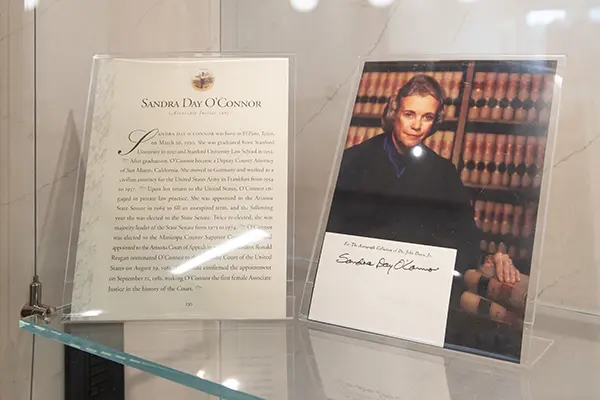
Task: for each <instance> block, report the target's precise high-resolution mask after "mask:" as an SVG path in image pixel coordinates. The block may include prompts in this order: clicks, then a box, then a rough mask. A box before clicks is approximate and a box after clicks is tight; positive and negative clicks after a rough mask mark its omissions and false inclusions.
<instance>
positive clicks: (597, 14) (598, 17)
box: [588, 7, 600, 22]
mask: <svg viewBox="0 0 600 400" xmlns="http://www.w3.org/2000/svg"><path fill="white" fill-rule="evenodd" d="M588 16H589V17H590V21H592V22H600V7H592V8H590V11H589V12H588Z"/></svg>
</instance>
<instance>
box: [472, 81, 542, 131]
mask: <svg viewBox="0 0 600 400" xmlns="http://www.w3.org/2000/svg"><path fill="white" fill-rule="evenodd" d="M553 92H554V74H529V73H526V74H515V73H511V74H509V73H506V72H501V73H497V72H476V73H475V77H474V79H473V89H472V91H471V99H470V101H469V115H468V116H469V119H470V120H492V121H500V120H501V121H518V122H529V123H535V122H540V123H547V122H548V119H549V118H550V105H551V102H552V95H553Z"/></svg>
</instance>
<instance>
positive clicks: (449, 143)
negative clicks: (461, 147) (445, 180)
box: [423, 131, 455, 160]
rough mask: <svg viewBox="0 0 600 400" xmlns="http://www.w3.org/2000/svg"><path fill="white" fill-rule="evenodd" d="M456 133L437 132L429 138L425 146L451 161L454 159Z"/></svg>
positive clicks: (425, 141)
mask: <svg viewBox="0 0 600 400" xmlns="http://www.w3.org/2000/svg"><path fill="white" fill-rule="evenodd" d="M454 136H455V132H452V131H437V132H436V133H434V134H433V135H431V136H429V137H427V138H426V139H425V140H424V141H423V144H425V145H426V146H427V147H429V148H430V149H431V150H433V151H435V153H436V154H437V155H439V156H442V157H444V158H445V159H447V160H449V159H450V158H452V147H453V146H454Z"/></svg>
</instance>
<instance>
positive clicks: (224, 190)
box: [65, 54, 293, 321]
mask: <svg viewBox="0 0 600 400" xmlns="http://www.w3.org/2000/svg"><path fill="white" fill-rule="evenodd" d="M291 61H292V60H291V59H290V57H287V56H269V57H263V56H235V55H223V54H216V55H215V54H211V55H210V56H206V57H203V56H197V55H181V54H179V55H169V56H161V57H126V56H115V57H113V56H98V57H95V58H94V72H93V76H92V84H91V91H90V101H89V104H90V105H89V110H88V115H87V123H86V124H87V133H88V134H87V135H86V143H85V144H84V149H85V151H84V152H83V156H82V158H83V164H84V165H85V170H84V171H82V173H81V178H82V179H80V181H83V183H82V185H81V189H82V190H80V199H81V201H80V203H79V204H78V206H77V207H76V214H75V215H76V218H74V224H73V229H72V238H73V240H72V242H73V244H74V246H73V247H74V250H73V252H72V254H71V257H70V259H69V263H70V267H71V268H72V280H70V281H69V278H68V279H67V291H66V294H65V297H66V299H65V300H66V302H68V303H71V310H70V314H69V315H68V319H70V320H71V321H82V320H84V321H109V320H110V321H115V320H151V319H193V318H201V319H247V318H252V319H276V318H287V317H291V316H292V304H291V303H292V300H293V295H292V293H288V289H287V288H288V284H287V282H288V281H289V280H291V277H292V267H291V266H289V265H288V259H289V258H291V256H292V254H291V249H292V245H291V229H292V223H291V215H292V214H293V213H292V209H293V202H292V196H291V193H293V192H292V191H291V189H290V188H291V187H293V181H292V180H291V178H290V177H291V176H293V158H292V157H291V156H292V154H293V151H292V149H293V140H292V139H291V138H292V137H293V124H292V121H293V118H292V116H293V113H292V108H293V102H292V99H293V93H292V90H291V87H290V76H292V72H291V68H292V62H291Z"/></svg>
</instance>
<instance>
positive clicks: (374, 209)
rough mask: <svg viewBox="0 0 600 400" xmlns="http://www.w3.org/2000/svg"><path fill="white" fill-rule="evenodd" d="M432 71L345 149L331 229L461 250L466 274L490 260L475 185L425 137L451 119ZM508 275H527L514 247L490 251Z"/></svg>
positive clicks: (459, 261)
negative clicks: (481, 237)
mask: <svg viewBox="0 0 600 400" xmlns="http://www.w3.org/2000/svg"><path fill="white" fill-rule="evenodd" d="M443 104H444V95H443V90H442V88H441V87H440V85H439V83H438V82H437V81H436V80H435V79H433V78H432V77H430V76H427V75H416V76H414V77H413V78H412V79H410V80H409V81H408V82H406V84H405V85H404V86H402V87H401V88H400V89H399V90H398V93H397V94H396V96H395V97H394V98H392V99H391V101H390V102H389V103H388V105H387V106H386V109H385V111H384V113H383V118H382V119H383V130H384V133H383V134H381V135H377V136H375V137H373V138H371V139H369V140H367V141H365V142H363V143H361V144H359V145H357V146H354V147H351V148H349V149H347V150H345V152H344V156H343V159H342V164H341V167H340V173H339V177H338V181H337V185H336V189H335V194H334V198H333V203H332V206H331V212H330V217H329V221H328V226H327V231H328V232H334V233H342V234H347V235H355V236H365V237H372V238H377V239H384V240H395V241H402V242H409V243H418V244H425V245H431V246H437V247H446V248H452V249H456V250H457V256H456V267H455V269H456V270H457V271H458V272H459V273H464V271H466V270H467V269H477V268H479V266H480V265H481V264H482V263H483V256H484V254H482V252H481V251H480V249H479V242H478V239H477V237H478V235H477V228H476V226H475V222H474V220H473V210H472V207H471V204H470V201H469V195H468V192H467V189H466V188H465V187H464V186H463V184H462V181H461V179H460V176H459V173H458V172H457V170H456V168H455V167H454V165H453V164H452V163H451V162H450V161H449V160H446V159H445V158H442V157H441V156H439V155H437V154H436V153H435V152H434V151H432V150H431V149H429V148H428V147H427V146H425V145H424V144H423V140H425V138H427V137H428V136H430V135H432V134H433V133H435V131H436V129H437V127H438V126H439V124H440V123H441V122H442V121H443ZM489 259H490V260H491V261H492V262H493V264H494V266H495V268H496V275H497V277H498V279H499V280H500V281H501V282H509V283H514V282H517V281H519V280H520V274H519V271H518V270H517V269H516V268H515V266H514V265H513V263H512V261H511V259H510V258H509V257H508V255H506V254H502V253H496V254H493V255H491V256H489Z"/></svg>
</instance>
